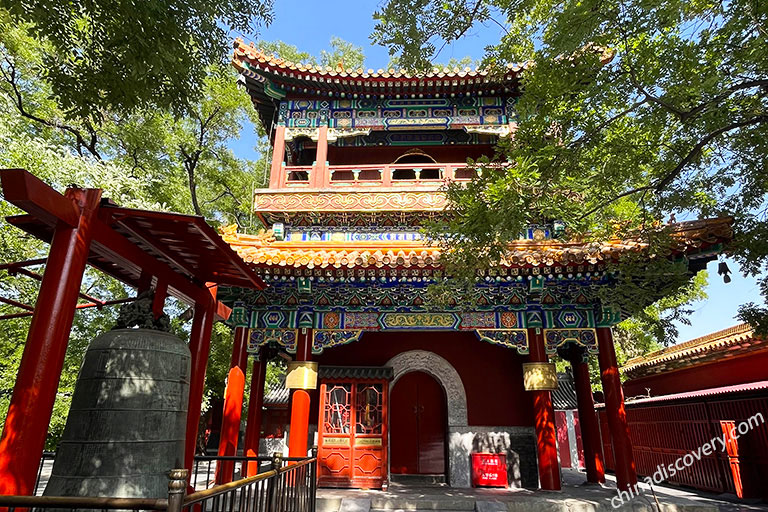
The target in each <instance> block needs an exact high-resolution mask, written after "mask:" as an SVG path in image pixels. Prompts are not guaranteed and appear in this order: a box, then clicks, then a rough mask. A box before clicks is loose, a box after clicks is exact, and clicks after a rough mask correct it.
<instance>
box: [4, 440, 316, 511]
mask: <svg viewBox="0 0 768 512" xmlns="http://www.w3.org/2000/svg"><path fill="white" fill-rule="evenodd" d="M257 458H258V457H257ZM252 459H253V458H252ZM269 460H270V466H269V469H267V470H266V471H263V472H261V473H259V474H257V475H254V476H249V477H247V478H241V479H239V480H235V481H233V482H229V483H226V484H223V485H217V486H214V487H211V488H208V489H204V490H201V491H197V492H193V493H192V494H186V492H187V482H188V478H187V477H188V473H189V472H188V471H187V470H186V469H174V470H171V471H170V473H169V477H170V481H169V483H168V497H167V498H160V499H144V498H102V497H77V496H72V497H70V496H0V508H7V509H8V510H9V512H15V511H16V510H17V509H19V510H25V511H26V510H34V509H51V508H53V509H58V510H81V509H91V510H103V511H107V510H117V509H122V510H147V511H155V510H157V511H168V512H182V511H183V512H315V494H316V490H317V457H316V456H315V457H311V458H305V459H297V458H296V459H286V458H283V457H282V456H281V455H279V454H275V456H274V457H273V458H271V459H269ZM245 462H247V461H245Z"/></svg>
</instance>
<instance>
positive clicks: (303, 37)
mask: <svg viewBox="0 0 768 512" xmlns="http://www.w3.org/2000/svg"><path fill="white" fill-rule="evenodd" d="M381 3H382V1H381V0H357V1H354V2H353V1H349V0H346V1H342V0H320V1H307V0H277V1H276V2H275V21H274V23H272V25H271V26H269V27H267V28H265V29H262V31H261V33H260V34H258V35H255V34H239V33H238V34H235V35H238V36H241V37H243V38H244V39H245V40H246V41H257V40H258V39H263V40H267V41H272V40H278V39H279V40H282V41H285V42H286V43H290V44H292V45H295V46H297V47H298V48H299V50H301V51H305V52H308V53H310V54H312V55H315V56H319V55H320V51H321V50H324V49H327V48H328V43H329V41H330V39H331V37H332V36H338V37H341V38H342V39H345V40H347V41H350V42H352V43H354V44H356V45H358V46H362V47H363V51H364V53H365V56H366V60H365V68H366V69H368V68H373V69H379V68H385V67H386V66H387V63H388V62H389V55H388V53H387V50H386V48H383V47H379V46H373V45H372V44H371V41H370V38H369V36H370V34H371V32H372V31H373V27H374V25H375V22H374V20H373V17H372V14H373V12H374V11H375V10H376V9H377V7H378V6H379V5H380V4H381ZM500 31H501V29H500V28H499V27H498V26H496V25H493V24H488V25H486V26H476V27H474V28H473V29H472V30H470V31H468V33H467V36H466V37H465V38H464V39H463V40H461V41H459V42H457V43H454V44H452V45H449V46H446V47H445V49H444V50H443V52H442V53H441V54H440V56H439V57H438V59H437V60H438V61H439V62H447V61H448V60H449V59H450V58H451V57H455V58H456V59H461V58H463V57H465V56H470V57H472V58H473V59H480V58H482V56H483V50H484V48H485V47H486V46H487V45H489V44H493V43H494V42H495V41H498V39H499V37H500V35H501V32H500ZM252 130H253V129H252V127H246V129H245V130H244V131H243V135H242V137H241V139H240V140H239V141H233V143H232V148H233V150H234V151H235V152H236V153H237V154H238V155H239V156H241V157H243V158H252V159H255V158H257V156H258V155H257V154H256V152H255V150H254V149H253V145H254V141H255V134H253V131H252ZM728 264H729V267H730V269H731V270H732V271H733V274H731V278H732V281H731V283H729V284H724V283H723V280H722V277H720V276H718V275H717V261H715V262H711V263H710V264H709V267H708V270H709V286H708V288H707V293H708V295H709V299H708V300H706V301H702V302H699V303H696V304H694V305H693V309H695V312H694V313H693V315H692V316H691V317H690V319H691V325H690V326H686V325H682V324H681V325H679V332H680V336H679V340H678V341H687V340H689V339H692V338H695V337H697V336H702V335H704V334H708V333H710V332H713V331H716V330H719V329H725V328H726V327H730V326H731V325H734V324H736V323H738V321H737V320H736V319H735V318H734V317H735V315H736V313H737V309H738V306H739V305H740V304H744V303H746V302H750V301H753V302H758V303H761V302H762V299H761V298H760V294H759V289H758V286H757V283H756V282H755V279H754V278H749V277H744V276H742V275H741V274H740V273H739V272H738V265H736V263H734V262H733V261H729V262H728Z"/></svg>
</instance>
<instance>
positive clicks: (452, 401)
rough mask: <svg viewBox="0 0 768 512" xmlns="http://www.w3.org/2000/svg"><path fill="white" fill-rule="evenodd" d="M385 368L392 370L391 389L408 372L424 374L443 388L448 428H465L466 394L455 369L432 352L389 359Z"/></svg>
mask: <svg viewBox="0 0 768 512" xmlns="http://www.w3.org/2000/svg"><path fill="white" fill-rule="evenodd" d="M386 366H389V367H391V368H392V369H393V370H394V376H393V377H392V383H391V384H390V389H392V388H393V387H394V386H395V384H396V383H397V381H398V380H399V379H400V377H402V376H403V375H405V374H406V373H408V372H424V373H427V374H429V375H431V376H432V377H434V378H435V379H437V381H438V382H439V383H440V384H441V385H442V386H443V389H444V390H445V396H446V405H447V407H448V427H466V426H467V393H466V391H465V390H464V383H463V382H462V381H461V377H460V376H459V373H458V372H457V371H456V369H455V368H454V367H453V366H452V365H451V363H449V362H448V361H446V360H445V359H443V358H442V357H440V356H439V355H437V354H435V353H434V352H428V351H426V350H410V351H408V352H403V353H401V354H398V355H396V356H395V357H393V358H392V359H390V360H389V361H388V362H387V364H386Z"/></svg>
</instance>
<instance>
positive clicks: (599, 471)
mask: <svg viewBox="0 0 768 512" xmlns="http://www.w3.org/2000/svg"><path fill="white" fill-rule="evenodd" d="M579 348H580V347H576V346H572V347H571V351H570V354H569V356H570V361H571V368H572V369H573V381H574V382H573V383H574V387H575V388H576V403H577V405H578V408H579V427H580V428H581V444H582V446H583V448H584V466H585V467H586V469H587V482H591V483H603V482H605V464H604V462H603V450H602V444H601V442H600V430H599V427H598V424H597V415H596V414H595V403H594V401H593V400H592V385H591V383H590V381H589V364H587V362H586V361H584V359H583V354H584V351H583V349H581V350H577V349H579Z"/></svg>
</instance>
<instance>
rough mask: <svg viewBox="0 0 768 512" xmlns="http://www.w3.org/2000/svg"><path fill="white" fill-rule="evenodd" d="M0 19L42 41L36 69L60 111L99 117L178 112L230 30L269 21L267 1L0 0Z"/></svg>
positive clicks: (219, 57) (194, 94)
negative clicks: (144, 110) (147, 111)
mask: <svg viewBox="0 0 768 512" xmlns="http://www.w3.org/2000/svg"><path fill="white" fill-rule="evenodd" d="M0 20H2V23H3V24H8V25H14V26H19V27H22V28H23V29H24V30H26V31H28V32H29V34H30V35H31V36H32V37H34V38H35V39H36V40H39V41H40V43H41V44H34V45H33V46H31V47H30V48H29V51H30V52H35V53H39V54H41V56H43V57H44V59H43V60H44V62H45V65H43V66H41V67H40V69H39V71H40V74H41V75H42V76H43V77H45V78H46V79H47V80H48V81H49V83H50V84H51V87H52V93H53V94H54V95H55V97H56V98H57V101H58V102H59V104H60V106H61V108H62V109H63V111H64V112H65V113H66V114H67V116H68V117H69V116H74V117H79V118H83V119H89V120H91V122H93V123H98V121H99V120H100V118H101V117H102V116H103V115H105V113H106V112H113V111H121V112H130V111H133V110H135V109H138V108H150V109H153V108H159V109H162V110H168V111H172V112H176V113H182V112H185V111H186V109H187V107H190V106H191V105H193V104H194V102H195V101H196V100H197V99H198V98H199V97H200V95H201V94H202V90H203V89H202V85H203V79H204V78H205V76H206V75H207V73H208V71H207V70H208V67H209V66H211V65H214V66H215V65H220V64H222V63H223V61H224V58H225V55H226V54H227V52H228V51H229V47H230V45H229V43H230V35H229V29H234V30H238V31H244V32H252V31H254V30H255V29H256V28H257V27H258V25H260V24H263V23H270V22H271V20H272V0H254V1H250V0H249V1H246V0H223V1H220V0H157V1H153V2H143V3H142V4H141V5H137V4H136V2H134V1H132V0H118V1H105V0H90V1H82V0H81V1H74V2H64V1H53V2H42V1H39V0H29V1H24V2H18V1H15V0H0Z"/></svg>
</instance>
